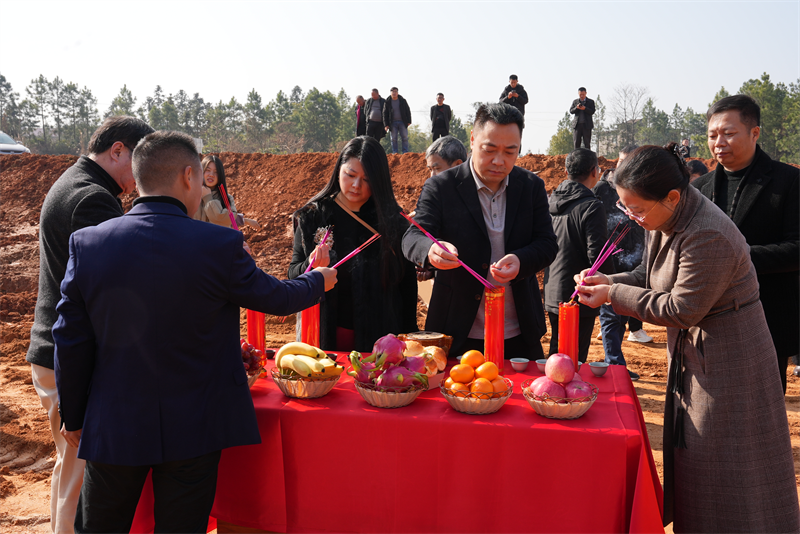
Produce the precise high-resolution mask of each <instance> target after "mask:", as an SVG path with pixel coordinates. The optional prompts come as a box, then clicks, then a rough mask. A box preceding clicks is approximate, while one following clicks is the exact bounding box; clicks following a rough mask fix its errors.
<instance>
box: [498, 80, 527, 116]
mask: <svg viewBox="0 0 800 534" xmlns="http://www.w3.org/2000/svg"><path fill="white" fill-rule="evenodd" d="M500 102H501V103H503V104H508V105H509V106H514V107H515V108H517V109H518V110H519V112H520V113H522V116H523V117H524V116H525V104H527V103H528V92H527V91H526V90H525V88H524V87H523V86H522V84H521V83H519V77H518V76H517V75H516V74H512V75H511V76H509V77H508V85H506V88H505V89H503V92H502V93H501V94H500Z"/></svg>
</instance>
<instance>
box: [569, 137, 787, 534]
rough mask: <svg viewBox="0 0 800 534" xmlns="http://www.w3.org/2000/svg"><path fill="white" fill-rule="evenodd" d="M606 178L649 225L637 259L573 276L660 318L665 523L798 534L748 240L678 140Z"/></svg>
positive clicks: (603, 296)
mask: <svg viewBox="0 0 800 534" xmlns="http://www.w3.org/2000/svg"><path fill="white" fill-rule="evenodd" d="M614 179H615V182H616V186H617V193H618V194H619V197H620V200H619V202H618V204H617V207H618V208H619V209H621V210H623V211H624V212H625V213H626V215H628V217H630V218H631V219H633V220H634V221H636V222H637V223H638V224H639V225H640V226H641V227H643V228H644V229H645V230H646V231H647V235H646V237H645V245H646V246H645V248H646V250H645V255H644V259H643V260H642V263H641V265H640V266H639V267H638V268H637V269H635V270H634V271H633V272H630V273H621V274H614V275H611V276H606V275H603V274H600V273H598V274H597V275H595V276H590V277H585V271H584V272H583V273H581V274H580V275H578V276H577V277H576V281H577V282H578V283H580V282H583V283H584V284H585V286H581V288H580V301H581V302H582V303H583V304H586V305H588V306H593V307H597V306H600V305H602V304H604V303H610V304H611V305H612V306H613V308H614V311H615V312H616V313H618V314H620V315H629V316H633V317H638V318H639V319H641V320H643V321H646V322H648V323H653V324H659V325H663V326H666V327H667V339H668V341H667V357H668V361H669V379H668V382H667V396H666V403H665V415H664V440H663V442H664V524H665V525H667V524H669V522H671V521H674V525H673V529H674V531H675V532H797V531H799V530H800V509H799V508H798V500H797V490H796V485H795V477H794V463H793V459H792V450H791V442H790V437H789V425H788V421H787V418H786V406H785V404H784V401H783V388H782V386H781V381H780V375H779V374H778V368H777V363H776V362H777V359H776V356H775V348H774V346H773V343H772V338H771V336H770V333H769V329H768V327H767V323H766V320H765V319H764V312H763V309H762V307H761V302H760V301H759V293H758V282H757V281H756V273H755V269H754V267H753V264H752V262H751V261H750V252H749V247H748V245H747V243H746V242H745V239H744V237H743V236H742V234H741V233H740V232H739V230H738V229H737V228H736V225H735V224H734V223H733V222H732V221H731V220H730V218H729V217H728V216H727V215H725V214H724V213H723V212H722V211H721V210H720V209H719V208H717V207H716V206H715V205H714V204H713V203H712V202H711V201H709V200H708V199H706V198H705V197H703V195H701V194H700V193H699V192H698V191H697V190H696V189H694V188H693V187H688V186H689V171H688V169H687V168H686V165H685V164H684V163H683V160H682V159H681V158H680V156H679V155H678V153H677V152H676V150H675V144H674V143H671V144H670V145H668V146H667V147H666V148H661V147H656V146H645V147H641V148H639V149H637V150H636V151H635V152H633V153H632V154H631V155H629V156H628V158H627V159H626V160H625V162H624V163H623V164H622V165H620V166H619V167H618V168H617V170H616V172H615V175H614ZM584 277H585V278H584Z"/></svg>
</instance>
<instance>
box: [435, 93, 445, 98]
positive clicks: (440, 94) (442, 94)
mask: <svg viewBox="0 0 800 534" xmlns="http://www.w3.org/2000/svg"><path fill="white" fill-rule="evenodd" d="M436 96H441V97H442V98H444V93H436Z"/></svg>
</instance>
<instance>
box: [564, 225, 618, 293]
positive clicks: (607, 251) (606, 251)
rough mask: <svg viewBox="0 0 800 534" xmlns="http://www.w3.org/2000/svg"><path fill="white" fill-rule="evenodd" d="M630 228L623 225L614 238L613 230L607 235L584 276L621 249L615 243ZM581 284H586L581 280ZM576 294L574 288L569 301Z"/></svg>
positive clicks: (592, 272)
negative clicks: (597, 255) (596, 256)
mask: <svg viewBox="0 0 800 534" xmlns="http://www.w3.org/2000/svg"><path fill="white" fill-rule="evenodd" d="M617 227H619V224H617V226H616V227H615V228H614V232H616V231H617ZM630 229H631V227H630V226H628V225H625V226H624V227H623V228H622V230H621V231H620V233H619V235H618V236H617V237H616V238H615V237H614V232H611V237H609V238H608V241H606V244H605V245H603V248H602V249H601V250H600V256H599V257H598V258H597V259H596V260H595V262H594V264H592V266H591V267H590V268H589V270H588V271H587V273H586V276H594V275H595V274H596V273H597V271H598V269H600V266H601V265H603V263H605V261H606V260H607V259H608V258H609V256H611V255H613V254H616V253H618V252H621V251H622V249H621V248H617V245H619V242H620V241H622V238H623V237H625V234H627V233H628V231H629V230H630ZM584 278H585V277H584ZM581 285H582V286H583V285H586V284H584V282H583V281H581ZM577 294H578V290H577V289H576V290H575V292H574V293H573V294H572V297H571V298H570V302H572V301H573V300H575V295H577Z"/></svg>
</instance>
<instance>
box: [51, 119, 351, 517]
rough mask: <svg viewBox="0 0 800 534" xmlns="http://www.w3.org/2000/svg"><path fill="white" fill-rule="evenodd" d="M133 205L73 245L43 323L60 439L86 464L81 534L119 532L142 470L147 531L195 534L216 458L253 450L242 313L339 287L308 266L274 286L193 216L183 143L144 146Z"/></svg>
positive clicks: (196, 174)
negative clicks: (52, 312)
mask: <svg viewBox="0 0 800 534" xmlns="http://www.w3.org/2000/svg"><path fill="white" fill-rule="evenodd" d="M133 176H134V177H135V178H136V186H137V188H138V190H139V193H140V195H141V196H140V197H139V198H138V199H136V200H135V201H134V206H133V208H132V209H131V211H129V212H128V213H127V214H126V215H124V216H122V217H118V218H115V219H112V220H110V221H107V222H105V223H103V224H100V225H99V226H96V227H91V228H84V229H82V230H78V231H76V232H75V233H73V234H72V236H71V237H70V240H69V262H68V263H67V269H66V275H65V276H64V281H63V283H62V284H61V293H62V298H61V301H60V302H59V304H58V306H57V310H58V314H59V316H58V320H57V321H56V323H55V325H54V326H53V339H54V340H55V375H56V385H57V387H58V397H59V401H60V413H61V419H62V421H63V423H64V426H63V428H62V430H61V433H62V435H64V438H65V439H66V441H67V443H68V444H69V445H70V446H72V447H78V457H80V458H82V459H84V460H86V469H85V471H84V478H83V486H82V488H81V494H80V498H79V501H78V510H77V514H76V518H75V526H76V528H75V530H76V531H78V532H128V531H129V530H130V526H131V522H132V520H133V516H134V512H135V511H136V506H137V503H138V502H139V495H140V494H141V491H142V486H143V485H144V482H145V478H146V477H147V474H148V472H149V471H150V470H151V469H152V472H153V476H152V479H153V495H154V498H155V508H154V516H155V521H156V525H155V529H156V532H205V529H206V527H207V525H208V515H209V513H210V511H211V506H212V504H213V503H214V494H215V491H216V480H217V464H218V462H219V458H220V452H221V450H222V449H225V448H228V447H235V446H238V445H250V444H255V443H259V442H260V439H261V437H260V435H259V432H258V423H257V422H256V417H255V410H254V408H253V400H252V398H251V396H250V391H249V389H248V386H247V377H246V375H245V370H244V367H243V365H242V358H241V348H240V346H239V309H240V307H242V308H248V309H252V310H257V311H261V312H265V313H271V314H275V315H287V314H290V313H294V312H297V311H299V310H301V309H303V308H307V307H309V306H311V305H313V304H314V303H315V302H317V301H318V300H319V299H320V298H321V297H322V295H323V293H324V292H325V291H326V290H328V289H331V288H332V287H333V285H334V284H335V283H336V271H335V270H333V269H328V268H318V269H315V270H313V271H311V272H310V273H308V274H305V275H303V276H300V277H299V278H297V279H296V280H290V281H278V280H276V279H275V278H273V277H272V276H270V275H268V274H266V273H264V272H263V271H261V270H260V269H258V267H256V264H255V262H254V261H253V259H252V258H251V257H250V255H249V254H247V253H246V252H245V251H244V250H243V240H242V234H241V232H238V231H235V230H232V229H230V228H223V227H221V226H216V225H213V224H209V223H204V222H199V221H195V220H193V219H192V218H191V217H190V216H189V215H188V214H189V213H193V212H195V211H197V208H198V206H199V205H200V197H201V195H202V185H203V173H202V169H201V167H200V158H199V157H198V154H197V151H196V149H195V146H194V142H193V141H192V138H191V137H189V136H188V135H186V134H183V133H178V132H155V133H152V134H149V135H148V136H146V137H145V138H144V139H143V140H142V141H140V142H139V144H138V145H137V146H136V148H135V150H134V152H133Z"/></svg>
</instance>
